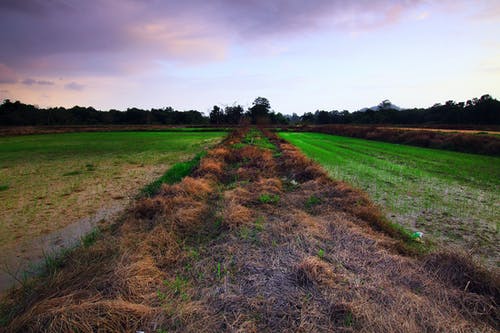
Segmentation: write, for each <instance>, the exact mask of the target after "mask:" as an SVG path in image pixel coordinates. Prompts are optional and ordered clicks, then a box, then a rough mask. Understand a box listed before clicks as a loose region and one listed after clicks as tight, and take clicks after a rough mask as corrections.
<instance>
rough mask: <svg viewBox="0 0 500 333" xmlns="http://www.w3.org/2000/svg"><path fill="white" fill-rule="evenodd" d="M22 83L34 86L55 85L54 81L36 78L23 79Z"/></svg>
mask: <svg viewBox="0 0 500 333" xmlns="http://www.w3.org/2000/svg"><path fill="white" fill-rule="evenodd" d="M21 83H22V84H24V85H26V86H32V85H35V84H37V85H41V86H53V85H54V82H52V81H45V80H35V79H32V78H26V79H24V80H22V81H21Z"/></svg>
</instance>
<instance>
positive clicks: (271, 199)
mask: <svg viewBox="0 0 500 333" xmlns="http://www.w3.org/2000/svg"><path fill="white" fill-rule="evenodd" d="M259 201H260V202H261V203H263V204H276V203H278V201H280V196H279V195H278V194H269V193H263V194H261V195H260V196H259Z"/></svg>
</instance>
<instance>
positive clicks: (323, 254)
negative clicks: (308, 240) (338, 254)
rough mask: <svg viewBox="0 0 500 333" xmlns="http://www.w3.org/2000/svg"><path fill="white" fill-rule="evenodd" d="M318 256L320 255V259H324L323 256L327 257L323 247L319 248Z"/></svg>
mask: <svg viewBox="0 0 500 333" xmlns="http://www.w3.org/2000/svg"><path fill="white" fill-rule="evenodd" d="M318 257H319V258H320V259H323V258H324V257H325V250H323V249H319V250H318Z"/></svg>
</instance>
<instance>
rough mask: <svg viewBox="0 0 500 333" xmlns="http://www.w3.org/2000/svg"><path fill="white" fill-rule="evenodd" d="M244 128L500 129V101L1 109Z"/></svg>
mask: <svg viewBox="0 0 500 333" xmlns="http://www.w3.org/2000/svg"><path fill="white" fill-rule="evenodd" d="M111 124H146V125H147V124H151V125H181V124H182V125H206V124H213V125H239V124H263V125H268V124H283V125H285V124H311V125H319V124H488V125H500V102H499V101H498V100H496V99H494V98H492V97H491V96H490V95H484V96H482V97H481V98H474V99H471V100H468V101H467V102H460V103H456V102H454V101H448V102H446V103H445V104H435V105H433V106H432V107H429V108H414V109H405V110H399V109H397V108H395V107H394V106H393V105H392V104H391V103H390V102H388V101H384V102H382V103H381V104H380V105H379V106H378V107H377V108H376V110H373V109H365V110H361V111H356V112H352V113H351V112H348V111H337V110H333V111H324V110H318V111H316V112H314V113H313V112H306V113H305V114H303V115H302V116H298V115H297V114H292V115H283V114H281V113H276V112H275V111H273V110H272V108H271V104H270V102H269V100H268V99H267V98H265V97H258V98H256V99H255V100H254V102H253V103H252V106H251V107H249V108H248V109H247V110H245V109H244V107H243V106H241V105H233V106H225V107H221V106H217V105H215V106H214V107H213V108H212V110H211V111H210V114H209V116H208V117H207V116H205V115H204V114H203V113H201V112H199V111H197V110H189V111H178V110H174V109H173V108H172V107H165V108H161V109H150V110H143V109H138V108H129V109H127V110H126V111H118V110H109V111H100V110H96V109H94V108H92V107H80V106H74V107H72V108H69V109H66V108H63V107H56V108H39V107H37V106H34V105H29V104H24V103H21V102H19V101H16V102H11V101H10V100H5V101H4V102H3V103H2V104H1V105H0V125H3V126H26V125H30V126H43V125H111Z"/></svg>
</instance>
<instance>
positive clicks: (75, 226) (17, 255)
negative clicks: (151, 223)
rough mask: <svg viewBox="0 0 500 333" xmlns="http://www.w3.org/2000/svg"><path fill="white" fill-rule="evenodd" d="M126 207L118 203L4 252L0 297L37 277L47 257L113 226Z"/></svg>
mask: <svg viewBox="0 0 500 333" xmlns="http://www.w3.org/2000/svg"><path fill="white" fill-rule="evenodd" d="M126 205H127V203H116V204H114V205H112V206H110V207H106V208H102V209H100V210H99V211H97V212H96V213H95V214H94V215H91V216H88V217H85V218H82V219H80V220H78V221H76V222H74V223H72V224H70V225H68V226H66V227H64V228H63V229H60V230H57V231H54V232H52V233H50V234H47V235H43V236H40V237H37V238H35V239H32V240H30V241H29V242H25V243H22V244H19V245H16V246H15V247H13V248H10V249H7V250H3V251H2V253H0V293H3V292H5V291H6V290H7V289H9V288H10V287H13V286H17V285H19V283H20V282H19V281H21V280H22V278H23V277H25V276H30V275H33V274H35V273H36V267H37V266H39V264H41V263H42V262H43V260H44V258H45V257H47V256H49V255H54V254H58V253H60V252H61V251H62V250H63V249H67V248H71V247H72V246H75V245H79V244H80V240H81V238H82V237H83V236H85V235H86V234H88V233H89V232H91V231H92V230H93V229H94V228H95V227H97V226H98V225H100V224H108V223H111V222H112V221H113V220H115V219H116V218H117V217H118V215H119V213H120V212H122V211H123V210H124V209H125V207H126Z"/></svg>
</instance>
